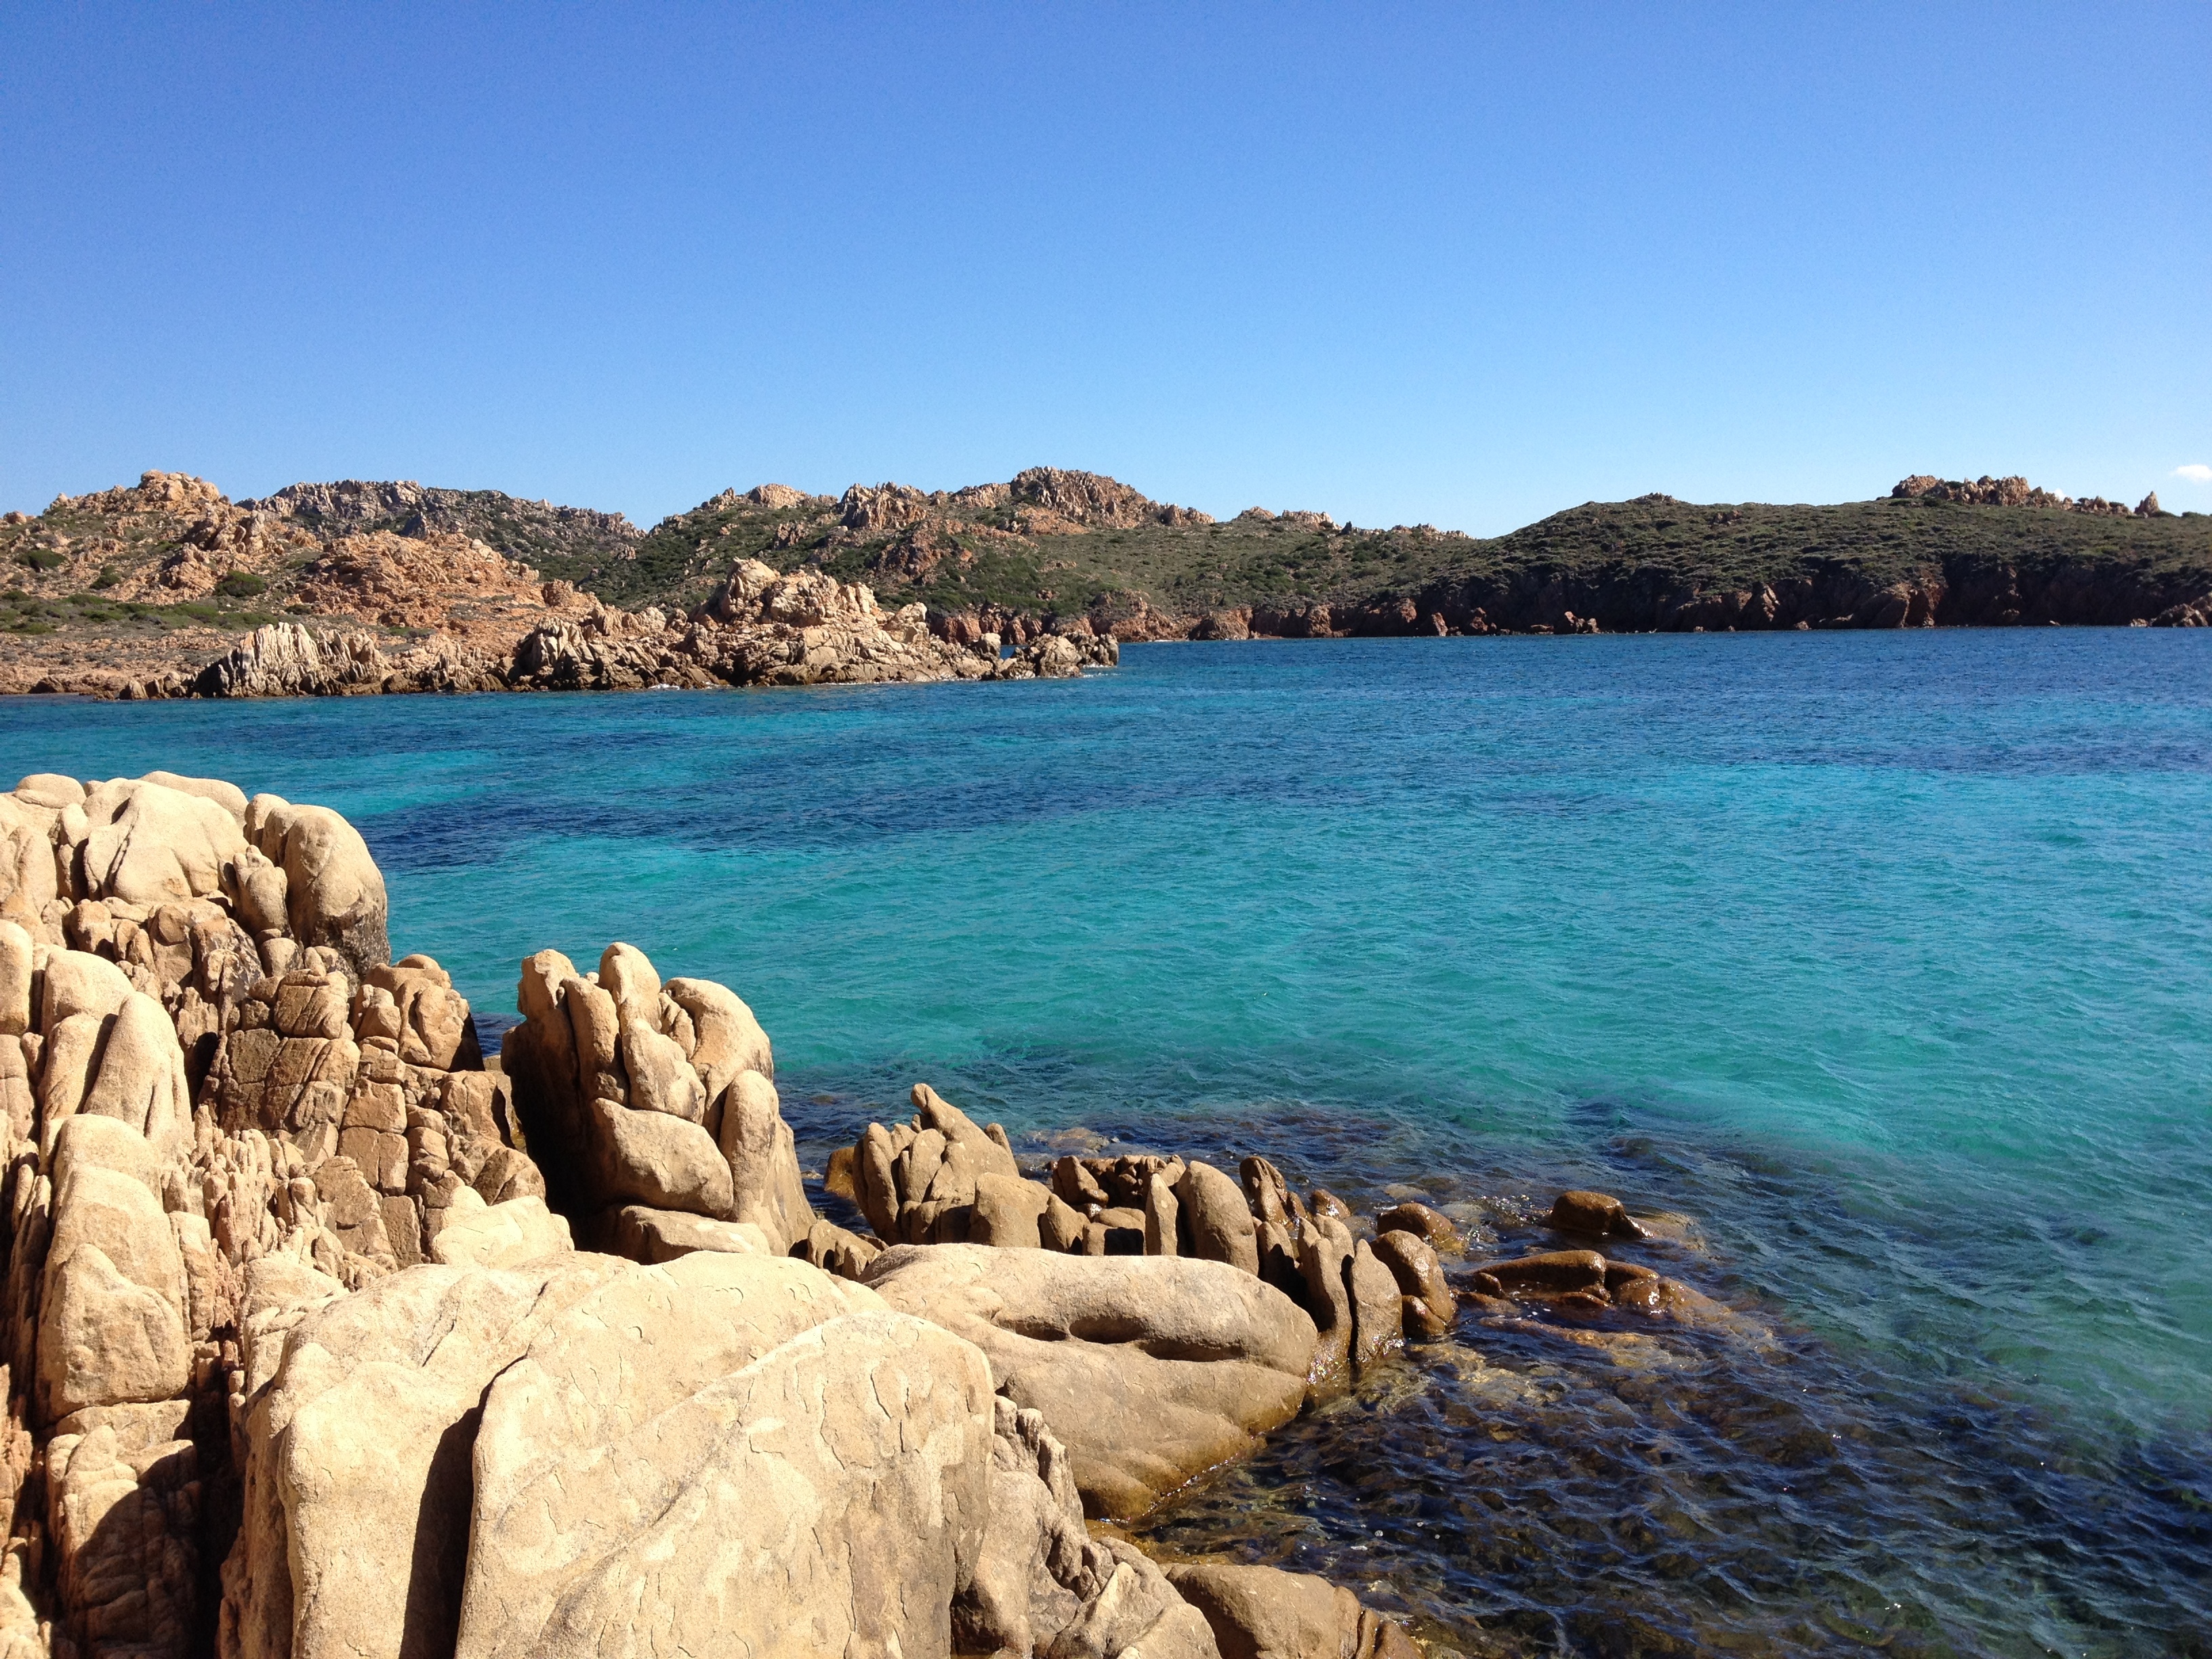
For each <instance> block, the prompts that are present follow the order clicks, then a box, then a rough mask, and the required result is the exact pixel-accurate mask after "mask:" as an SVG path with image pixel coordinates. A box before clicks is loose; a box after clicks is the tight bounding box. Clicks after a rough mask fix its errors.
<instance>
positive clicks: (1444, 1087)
mask: <svg viewBox="0 0 2212 1659" xmlns="http://www.w3.org/2000/svg"><path fill="white" fill-rule="evenodd" d="M157 766H161V767H167V768H169V769H174V770H179V771H185V772H195V773H206V774H213V775H222V776H225V777H228V778H231V779H234V781H238V782H239V783H240V784H241V785H243V786H244V787H246V788H247V789H248V790H249V791H252V790H258V789H271V790H275V791H276V792H277V793H282V794H284V795H287V796H289V797H291V798H293V799H312V800H317V801H321V802H325V803H326V804H328V805H332V806H335V807H337V808H338V809H339V810H341V811H343V812H345V813H346V814H347V815H348V816H349V817H350V818H352V819H353V821H354V822H355V823H356V824H357V825H358V826H359V827H360V828H361V829H362V833H363V834H364V835H365V836H367V837H368V842H369V844H370V846H371V847H372V848H373V849H374V851H375V853H376V855H377V857H378V860H379V861H380V863H381V865H382V866H383V867H384V870H385V872H386V878H387V880H388V882H389V884H390V886H391V890H392V913H393V914H392V939H393V945H394V948H395V950H396V951H428V952H429V953H430V954H432V955H434V956H435V957H437V958H438V959H439V960H440V961H441V963H445V964H446V966H447V967H448V968H449V969H452V970H453V974H454V975H455V978H456V980H457V981H458V982H459V984H460V986H461V987H462V988H463V989H464V990H465V992H466V993H467V994H469V996H470V997H471V999H472V1000H475V1001H476V1002H477V1004H478V1006H480V1007H481V1008H485V1009H494V1010H496V1009H508V1008H511V1007H512V1006H513V986H514V973H515V965H516V963H517V962H518V960H519V959H520V957H522V956H524V955H525V954H526V953H527V952H529V951H533V950H537V949H539V948H542V947H544V946H547V945H553V946H557V947H558V948H560V949H562V950H563V951H568V953H569V954H570V955H571V956H573V957H576V958H577V959H578V960H579V961H580V962H583V961H586V960H587V959H588V960H596V958H597V957H598V954H599V950H600V948H601V947H602V946H603V945H605V943H606V942H607V941H608V940H609V939H617V938H619V939H627V940H629V941H630V942H631V943H633V944H635V945H640V946H641V947H643V948H644V949H645V950H646V951H648V952H649V953H650V954H651V956H652V957H653V960H654V962H655V963H656V964H657V965H659V968H660V969H661V970H662V972H663V973H664V974H674V973H688V974H695V975H708V976H710V977H714V978H717V979H721V980H724V981H726V982H728V983H729V984H731V985H732V987H736V988H737V989H738V991H739V992H740V994H743V995H744V996H745V997H746V998H747V999H748V1000H750V1002H751V1003H752V1004H753V1006H754V1007H755V1009H756V1011H757V1012H758V1013H759V1014H760V1016H761V1018H762V1020H763V1023H764V1024H766V1026H767V1027H768V1029H769V1032H770V1034H771V1036H773V1037H774V1039H775V1044H776V1052H777V1058H778V1062H779V1067H780V1078H779V1081H780V1083H781V1087H782V1090H783V1093H784V1097H785V1101H786V1106H787V1114H788V1115H791V1116H792V1117H793V1121H794V1122H796V1123H797V1124H798V1125H799V1128H800V1133H801V1139H802V1146H803V1149H804V1150H805V1152H807V1153H808V1154H809V1155H810V1156H811V1157H812V1158H815V1159H817V1160H818V1158H819V1156H820V1155H821V1154H822V1153H823V1152H824V1151H826V1148H827V1146H829V1144H830V1143H831V1142H832V1141H833V1140H834V1139H841V1138H849V1136H850V1134H851V1133H852V1132H853V1130H854V1127H855V1126H856V1125H857V1124H858V1123H859V1122H861V1121H866V1118H867V1117H868V1116H869V1115H886V1114H888V1113H890V1112H891V1111H894V1110H901V1109H902V1108H901V1107H900V1106H899V1104H898V1103H899V1102H900V1101H901V1100H902V1097H903V1093H904V1089H905V1085H907V1084H908V1082H910V1081H912V1080H913V1079H915V1078H918V1077H921V1078H927V1079H931V1080H932V1081H933V1082H934V1083H935V1084H936V1085H937V1086H938V1087H939V1088H940V1089H941V1090H943V1091H945V1093H946V1094H948V1095H950V1096H951V1097H953V1098H955V1099H957V1100H960V1101H962V1102H963V1103H965V1104H968V1105H969V1106H970V1107H971V1109H977V1110H978V1111H979V1114H987V1115H991V1116H995V1117H998V1118H1000V1120H1002V1121H1005V1122H1006V1124H1007V1126H1008V1127H1009V1128H1010V1129H1013V1130H1016V1131H1018V1132H1020V1131H1035V1132H1049V1131H1054V1130H1059V1129H1063V1128H1066V1127H1073V1126H1084V1127H1089V1128H1091V1129H1093V1130H1096V1131H1097V1132H1099V1133H1103V1134H1105V1135H1108V1136H1109V1137H1112V1138H1114V1139H1118V1140H1121V1141H1126V1142H1128V1143H1131V1144H1137V1145H1146V1146H1160V1147H1163V1148H1166V1149H1171V1150H1185V1151H1190V1152H1199V1153H1201V1154H1209V1153H1210V1154H1217V1155H1227V1154H1233V1153H1237V1152H1251V1151H1259V1152H1267V1154H1268V1155H1270V1156H1272V1157H1273V1158H1275V1160H1276V1161H1277V1162H1278V1163H1279V1164H1282V1165H1284V1167H1285V1170H1287V1171H1288V1172H1289V1173H1290V1174H1291V1176H1292V1177H1293V1179H1294V1180H1297V1181H1300V1182H1322V1183H1323V1184H1327V1185H1328V1186H1330V1187H1332V1188H1334V1189H1335V1190H1337V1191H1339V1192H1340V1193H1343V1194H1345V1195H1346V1197H1348V1198H1351V1199H1352V1200H1354V1202H1355V1203H1356V1204H1357V1205H1358V1206H1361V1207H1371V1206H1374V1205H1375V1204H1376V1203H1378V1202H1388V1201H1389V1198H1388V1196H1387V1194H1389V1192H1390V1191H1391V1190H1392V1189H1394V1188H1395V1189H1399V1190H1401V1191H1402V1190H1405V1189H1407V1188H1419V1190H1421V1191H1422V1192H1424V1193H1425V1194H1428V1195H1429V1196H1430V1197H1431V1200H1433V1201H1437V1202H1440V1203H1461V1204H1468V1205H1473V1206H1477V1207H1476V1208H1475V1209H1474V1210H1472V1211H1468V1212H1464V1213H1467V1214H1468V1215H1470V1216H1471V1217H1474V1216H1480V1218H1484V1221H1485V1225H1487V1226H1489V1227H1490V1228H1491V1230H1492V1231H1493V1232H1494V1233H1495V1234H1496V1235H1497V1237H1498V1241H1499V1244H1498V1248H1501V1249H1508V1248H1516V1247H1517V1246H1519V1245H1521V1244H1523V1243H1528V1244H1535V1243H1539V1242H1540V1240H1541V1235H1540V1234H1538V1233H1537V1232H1535V1231H1534V1230H1532V1229H1531V1228H1529V1227H1528V1226H1527V1225H1525V1223H1526V1218H1527V1215H1528V1211H1529V1210H1530V1209H1531V1208H1532V1207H1533V1208H1534V1209H1536V1210H1541V1208H1542V1207H1543V1206H1546V1205H1547V1204H1548V1202H1549V1200H1550V1196H1551V1194H1553V1192H1555V1191H1557V1190H1558V1189H1559V1187H1560V1186H1562V1185H1578V1186H1580V1185H1588V1186H1596V1187H1601V1188H1605V1189H1607V1190H1609V1191H1613V1192H1616V1193H1619V1194H1620V1195H1621V1196H1622V1197H1624V1198H1626V1200H1629V1202H1630V1204H1631V1206H1632V1207H1633V1208H1641V1209H1653V1210H1673V1211H1680V1212H1686V1213H1688V1214H1690V1215H1691V1216H1692V1217H1694V1218H1695V1219H1696V1222H1697V1224H1698V1227H1699V1232H1700V1233H1701V1235H1702V1237H1703V1238H1704V1239H1705V1242H1706V1247H1707V1248H1706V1249H1705V1250H1704V1251H1703V1252H1699V1251H1694V1250H1691V1249H1683V1248H1674V1249H1654V1251H1653V1252H1652V1253H1650V1255H1649V1258H1648V1259H1650V1260H1652V1261H1654V1262H1655V1264H1656V1265H1660V1266H1662V1267H1663V1269H1664V1270H1665V1271H1668V1272H1672V1273H1679V1274H1680V1275H1681V1276H1683V1277H1686V1278H1688V1279H1692V1282H1694V1283H1697V1284H1699V1285H1702V1286H1703V1287H1704V1288H1705V1289H1706V1290H1708V1291H1710V1292H1711V1293H1712V1294H1714V1295H1716V1296H1717V1297H1721V1298H1722V1299H1723V1300H1724V1301H1727V1302H1729V1304H1731V1305H1733V1306H1735V1307H1737V1308H1739V1309H1741V1310H1745V1311H1746V1313H1747V1316H1749V1317H1750V1319H1751V1321H1752V1322H1753V1326H1754V1327H1755V1328H1757V1329H1759V1330H1762V1331H1765V1332H1768V1333H1771V1335H1770V1336H1765V1337H1759V1338H1756V1339H1751V1338H1747V1337H1745V1336H1743V1335H1741V1334H1735V1335H1719V1334H1692V1335H1684V1336H1680V1337H1670V1338H1668V1341H1667V1343H1666V1344H1664V1345H1662V1346H1664V1348H1665V1352H1664V1354H1663V1355H1662V1356H1661V1358H1662V1360H1663V1363H1657V1362H1647V1361H1644V1360H1639V1361H1638V1362H1636V1363H1626V1362H1625V1361H1623V1360H1622V1359H1620V1358H1616V1357H1613V1356H1611V1355H1608V1354H1607V1353H1606V1352H1602V1351H1595V1350H1586V1349H1582V1348H1578V1347H1576V1346H1573V1345H1570V1344H1562V1343H1560V1342H1559V1341H1557V1340H1553V1339H1548V1338H1546V1337H1543V1336H1541V1335H1538V1334H1528V1333H1515V1332H1501V1331H1493V1330H1486V1329H1484V1328H1480V1327H1478V1326H1475V1325H1474V1324H1473V1323H1472V1322H1463V1326H1462V1330H1461V1332H1460V1333H1458V1337H1457V1340H1455V1342H1453V1343H1448V1344H1443V1345H1438V1346H1437V1347H1435V1348H1432V1349H1426V1350H1423V1351H1420V1352H1417V1353H1415V1354H1413V1355H1412V1356H1410V1357H1409V1358H1408V1359H1407V1362H1406V1363H1405V1364H1403V1365H1402V1366H1401V1367H1398V1368H1395V1371H1394V1372H1393V1374H1392V1375H1391V1376H1387V1377H1385V1378H1384V1379H1383V1380H1381V1381H1379V1382H1377V1383H1374V1384H1372V1385H1370V1387H1368V1388H1367V1389H1364V1390H1363V1391H1362V1392H1361V1393H1360V1394H1359V1395H1355V1396H1353V1397H1351V1398H1349V1399H1347V1400H1346V1401H1340V1402H1339V1403H1338V1404H1337V1405H1335V1406H1334V1407H1329V1408H1328V1409H1326V1410H1324V1411H1322V1412H1319V1413H1313V1414H1311V1415H1310V1417H1309V1418H1308V1419H1304V1420H1302V1422H1301V1423H1300V1424H1299V1425H1296V1426H1295V1427H1294V1428H1293V1429H1292V1430H1291V1431H1286V1432H1285V1434H1284V1435H1282V1436H1279V1437H1278V1438H1277V1440H1276V1441H1275V1442H1274V1443H1273V1444H1271V1446H1270V1448H1269V1449H1268V1451H1267V1453H1266V1454H1265V1455H1263V1456H1262V1457H1261V1459H1259V1460H1257V1461H1255V1462H1254V1463H1253V1464H1250V1465H1248V1466H1246V1467H1245V1468H1241V1469H1238V1470H1234V1471H1229V1472H1225V1474H1222V1475H1220V1476H1218V1477H1216V1478H1214V1479H1213V1480H1210V1481H1207V1482H1205V1483H1201V1485H1200V1487H1199V1488H1198V1489H1197V1490H1194V1492H1191V1493H1189V1494H1188V1495H1186V1497H1185V1498H1183V1499H1182V1500H1181V1501H1180V1502H1179V1503H1178V1504H1175V1505H1171V1506H1170V1510H1169V1511H1168V1512H1167V1513H1165V1514H1164V1516H1160V1517H1157V1518H1156V1519H1155V1521H1154V1522H1153V1523H1152V1530H1153V1531H1154V1533H1155V1534H1156V1536H1157V1538H1158V1541H1160V1542H1161V1543H1162V1544H1163V1545H1164V1546H1167V1547H1177V1546H1185V1547H1208V1548H1224V1547H1226V1548H1234V1549H1237V1550H1240V1551H1242V1552H1243V1553H1246V1554H1249V1555H1250V1556H1252V1557H1254V1558H1255V1559H1272V1560H1281V1561H1285V1562H1288V1563H1291V1564H1292V1565H1304V1566H1306V1567H1309V1568H1310V1569H1312V1570H1316V1571H1328V1572H1329V1573H1331V1574H1332V1576H1334V1577H1338V1578H1339V1579H1340V1580H1341V1581H1343V1582H1346V1583H1352V1584H1354V1585H1355V1586H1356V1587H1358V1588H1360V1589H1362V1591H1363V1593H1364V1594H1367V1595H1370V1598H1371V1599H1373V1600H1376V1601H1378V1602H1381V1603H1383V1604H1385V1605H1389V1606H1391V1607H1395V1608H1398V1609H1401V1610H1402V1611H1404V1612H1406V1613H1407V1614H1408V1615H1409V1616H1412V1617H1413V1618H1414V1619H1416V1620H1418V1621H1419V1622H1420V1624H1421V1626H1422V1628H1423V1629H1424V1630H1425V1632H1426V1633H1428V1634H1430V1635H1431V1636H1432V1637H1435V1638H1438V1639H1440V1640H1442V1641H1444V1642H1446V1643H1448V1644H1451V1645H1455V1646H1457V1647H1458V1648H1460V1649H1461V1650H1462V1651H1464V1652H1467V1653H1469V1654H1474V1653H1478V1652H1492V1651H1496V1652H1516V1653H1517V1652H1532V1653H1533V1652H1552V1651H1564V1652H1574V1653H1590V1654H1606V1655H1612V1654H1626V1653H1676V1652H1683V1653H1687V1652H1703V1651H1729V1652H1746V1653H1751V1652H1759V1653H1764V1652H1790V1653H1796V1652H1822V1653H1827V1652H1836V1653H1844V1652H1857V1651H1863V1650H1875V1649H1877V1648H1879V1649H1880V1650H1886V1651H1889V1652H1910V1653H1930V1654H1934V1653H2001V1654H2028V1653H2043V1652H2054V1653H2055V1652H2063V1653H2094V1654H2136V1653H2142V1654H2163V1653H2173V1652H2179V1653H2191V1654H2202V1653H2208V1652H2212V1638H2208V1635H2207V1632H2208V1631H2212V1589H2208V1588H2207V1586H2208V1582H2212V1469H2208V1454H2212V1382H2208V1370H2212V1237H2209V1235H2212V858H2208V852H2212V846H2208V842H2212V638H2207V637H2205V636H2204V635H2201V634H2197V633H2192V632H2184V631H2172V632H2166V631H2160V632H2148V631H2146V630H2141V629H2137V630H2129V631H2102V630H2081V631H2074V630H2067V631H2063V632H2062V631H2060V630H2056V629H2053V630H2039V631H2035V632H1995V633H1950V632H1942V633H1915V634H1906V635H1871V634H1826V635H1809V636H1808V635H1719V636H1713V635H1705V636H1688V637H1663V638H1595V639H1582V638H1575V639H1557V640H1547V639H1516V640H1502V641H1488V640H1448V641H1339V642H1285V643H1279V644H1259V643H1255V644H1249V645H1247V644H1239V645H1212V646H1158V647H1132V648H1130V649H1129V650H1128V651H1127V653H1126V654H1125V665H1124V666H1123V667H1122V668H1121V670H1120V671H1115V672H1112V673H1105V674H1096V675H1092V676H1090V677H1087V678H1085V679H1083V680H1081V681H1079V682H1048V683H1042V684H1037V683H1030V684H1021V683H1016V684H1006V685H992V686H930V687H890V688H851V689H839V690H816V691H804V692H793V691H776V692H763V693H709V694H697V695H694V694H687V693H672V692H671V693H653V694H646V695H637V696H598V697H593V696H536V697H491V698H459V699H435V698H420V697H418V698H391V699H364V700H359V701H350V702H299V703H276V704H259V705H250V706H249V705H241V706H222V705H137V706H131V705H95V704H84V703H76V702H61V701H48V700H20V699H19V700H13V701H6V702H0V771H5V770H6V769H7V768H9V767H13V768H14V769H15V772H14V773H10V774H9V775H10V776H12V775H17V774H20V773H23V772H28V771H33V770H56V771H64V772H70V773H73V774H76V775H81V776H106V775H121V774H131V775H135V774H137V773H140V772H143V771H145V770H148V769H151V768H154V767H157ZM1485 1361H1486V1362H1487V1366H1488V1369H1487V1370H1484V1369H1483V1362H1485Z"/></svg>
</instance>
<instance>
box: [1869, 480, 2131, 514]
mask: <svg viewBox="0 0 2212 1659" xmlns="http://www.w3.org/2000/svg"><path fill="white" fill-rule="evenodd" d="M1889 493H1890V495H1891V496H1892V497H1893V499H1896V500H1899V501H1909V500H1913V499H1920V500H1926V501H1964V502H1966V503H1967V504H1968V505H1970V506H1973V507H2055V508H2057V509H2058V510H2059V511H2061V512H2064V513H2095V514H2098V515H2100V516H2102V517H2105V518H2112V519H2124V518H2127V517H2129V516H2130V511H2129V507H2128V505H2127V503H2126V502H2125V501H2106V499H2105V498H2104V497H2103V496H2102V495H2083V496H2080V497H2078V498H2077V497H2075V496H2072V495H2060V494H2059V493H2058V492H2057V490H2054V489H2041V488H2039V487H2038V486H2036V485H2034V484H2031V483H2028V481H2027V479H2025V478H2023V477H2019V476H2018V475H2016V474H2015V476H2013V477H2008V478H1992V477H1990V476H1989V475H1988V474H1987V473H1984V474H1983V475H1982V476H1981V477H1978V478H1972V479H1967V478H1938V477H1934V476H1933V475H1932V474H1929V473H1925V472H1916V473H1914V474H1913V475H1912V476H1911V477H1909V478H1905V479H1900V480H1899V482H1898V483H1897V484H1896V485H1895V486H1894V487H1893V489H1891V490H1890V492H1889ZM2132 516H2134V517H2136V518H2138V519H2155V518H2157V517H2158V516H2159V505H2158V496H2157V495H2156V494H2155V493H2154V494H2151V495H2146V496H2144V497H2143V499H2142V501H2141V502H2139V503H2138V504H2137V505H2136V507H2135V509H2134V512H2133V515H2132Z"/></svg>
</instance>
